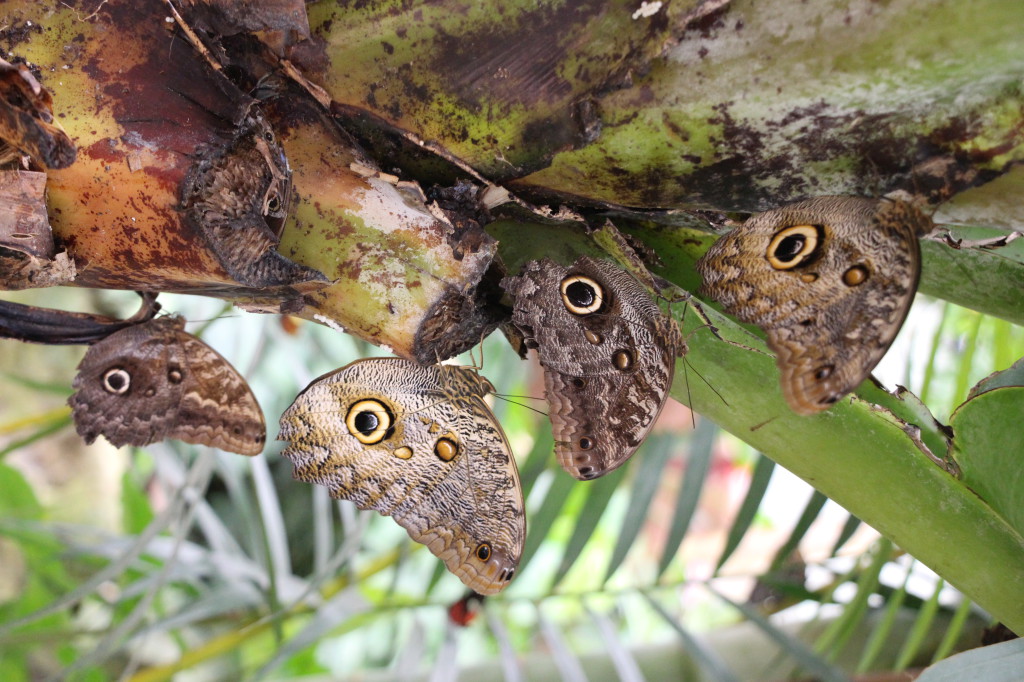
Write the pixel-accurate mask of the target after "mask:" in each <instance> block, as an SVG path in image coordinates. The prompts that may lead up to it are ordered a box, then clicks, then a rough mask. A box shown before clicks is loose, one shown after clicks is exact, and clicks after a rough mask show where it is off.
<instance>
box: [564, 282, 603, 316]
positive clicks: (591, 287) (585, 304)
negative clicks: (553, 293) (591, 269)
mask: <svg viewBox="0 0 1024 682" xmlns="http://www.w3.org/2000/svg"><path fill="white" fill-rule="evenodd" d="M561 290H562V303H563V304H564V305H565V309H566V310H568V311H569V312H570V313H572V314H573V315H590V314H591V313H596V312H597V311H599V310H601V308H602V307H603V306H604V288H603V287H602V286H601V285H600V284H598V283H597V282H595V281H594V280H592V279H591V278H589V277H586V276H585V275H569V276H568V277H566V278H565V279H563V280H562V285H561Z"/></svg>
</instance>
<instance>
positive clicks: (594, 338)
mask: <svg viewBox="0 0 1024 682" xmlns="http://www.w3.org/2000/svg"><path fill="white" fill-rule="evenodd" d="M583 338H585V339H586V340H587V341H589V342H590V343H592V344H593V345H595V346H597V345H600V344H601V342H602V341H604V337H603V336H601V335H600V334H598V333H597V332H592V331H590V330H589V329H588V330H587V331H585V332H583Z"/></svg>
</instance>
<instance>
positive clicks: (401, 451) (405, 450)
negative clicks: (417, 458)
mask: <svg viewBox="0 0 1024 682" xmlns="http://www.w3.org/2000/svg"><path fill="white" fill-rule="evenodd" d="M391 454H393V455H394V456H395V457H397V458H398V459H409V458H410V457H412V448H410V447H409V446H408V445H403V446H402V447H400V448H395V451H394V452H393V453H391Z"/></svg>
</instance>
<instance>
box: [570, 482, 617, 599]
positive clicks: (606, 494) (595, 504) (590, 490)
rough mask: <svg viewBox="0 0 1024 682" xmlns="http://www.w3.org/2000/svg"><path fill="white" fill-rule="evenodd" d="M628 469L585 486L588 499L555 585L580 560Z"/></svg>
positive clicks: (573, 532)
mask: <svg viewBox="0 0 1024 682" xmlns="http://www.w3.org/2000/svg"><path fill="white" fill-rule="evenodd" d="M626 469H627V467H625V466H621V467H619V468H618V469H616V470H615V471H613V472H611V473H610V474H606V475H604V476H602V477H601V478H599V479H597V480H596V481H591V482H588V483H586V484H585V485H586V496H587V497H586V500H585V501H584V502H583V508H582V509H581V510H580V512H579V514H577V515H576V519H577V521H576V525H575V527H574V528H573V530H572V536H570V538H569V542H568V543H567V544H566V546H565V552H564V553H563V554H562V562H561V563H560V564H559V565H558V570H557V571H556V572H555V578H554V584H555V585H557V584H558V583H560V582H561V581H562V579H563V578H565V575H566V574H567V573H568V572H569V570H570V569H571V568H572V567H573V564H575V563H576V559H578V558H579V556H580V553H581V552H582V551H583V548H584V547H585V546H586V544H587V541H588V540H590V537H591V536H592V535H593V534H594V530H595V529H596V528H597V525H598V521H600V520H601V516H602V514H603V513H604V510H605V507H607V506H608V501H609V500H610V499H611V498H612V495H613V494H615V491H616V490H618V487H619V483H621V482H622V478H623V475H624V474H625V473H626Z"/></svg>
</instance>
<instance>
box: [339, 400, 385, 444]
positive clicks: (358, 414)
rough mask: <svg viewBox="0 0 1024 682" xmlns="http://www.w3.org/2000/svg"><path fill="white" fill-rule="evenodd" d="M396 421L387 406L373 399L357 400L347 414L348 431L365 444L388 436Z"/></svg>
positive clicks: (373, 442) (375, 442)
mask: <svg viewBox="0 0 1024 682" xmlns="http://www.w3.org/2000/svg"><path fill="white" fill-rule="evenodd" d="M394 422H395V418H394V416H393V415H392V414H391V411H390V410H389V409H388V408H387V406H386V405H385V404H384V403H382V402H381V401H379V400H373V399H366V400H360V401H358V402H356V403H355V404H354V405H352V407H350V408H349V410H348V414H347V415H345V426H346V427H348V432H349V433H350V434H352V435H353V436H355V437H356V440H358V441H359V442H360V443H363V444H364V445H375V444H377V443H380V442H381V441H382V440H384V439H385V438H387V437H388V436H389V435H390V434H391V427H392V425H393V424H394Z"/></svg>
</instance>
